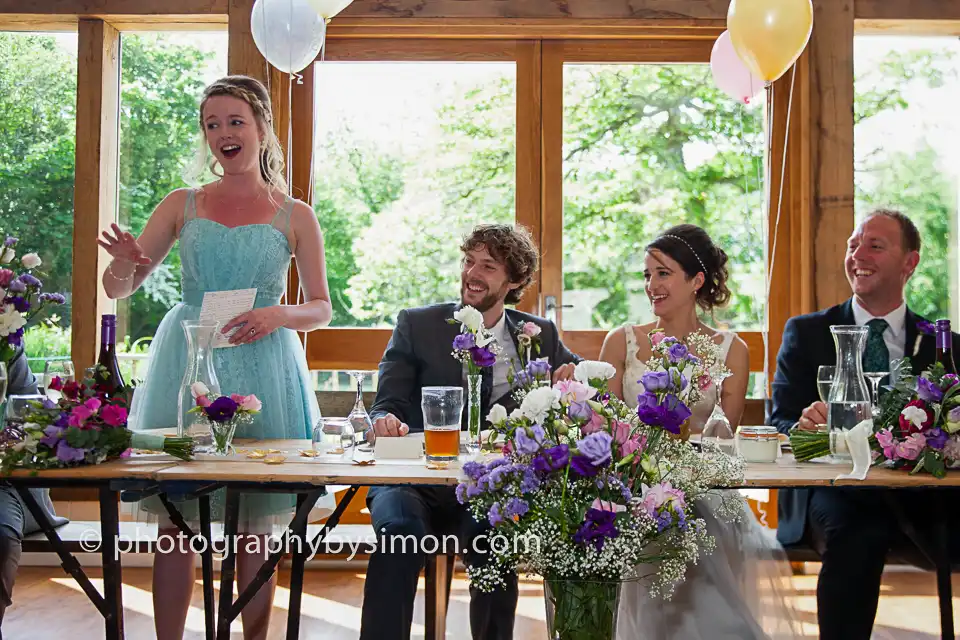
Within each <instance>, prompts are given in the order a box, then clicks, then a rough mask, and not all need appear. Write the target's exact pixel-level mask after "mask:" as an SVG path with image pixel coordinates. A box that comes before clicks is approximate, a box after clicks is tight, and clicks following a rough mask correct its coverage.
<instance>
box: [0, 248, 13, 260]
mask: <svg viewBox="0 0 960 640" xmlns="http://www.w3.org/2000/svg"><path fill="white" fill-rule="evenodd" d="M16 255H17V252H16V251H14V250H13V247H7V248H6V249H4V250H3V251H0V264H7V263H8V262H13V259H14V258H15V257H16Z"/></svg>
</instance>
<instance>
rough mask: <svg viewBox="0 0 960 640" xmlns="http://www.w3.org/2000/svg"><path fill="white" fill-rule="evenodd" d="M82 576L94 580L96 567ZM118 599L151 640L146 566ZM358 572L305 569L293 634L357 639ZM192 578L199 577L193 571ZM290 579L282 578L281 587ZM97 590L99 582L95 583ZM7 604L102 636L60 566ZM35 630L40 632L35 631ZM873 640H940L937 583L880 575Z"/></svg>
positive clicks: (538, 595) (279, 607) (530, 613)
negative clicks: (299, 618)
mask: <svg viewBox="0 0 960 640" xmlns="http://www.w3.org/2000/svg"><path fill="white" fill-rule="evenodd" d="M809 566H810V567H811V568H812V570H813V572H814V574H812V575H804V576H797V577H794V578H793V579H792V582H793V584H792V590H793V592H794V593H795V594H796V596H795V598H794V601H793V604H794V606H795V607H796V609H797V610H798V612H799V617H800V618H801V619H802V620H803V622H804V634H805V635H804V636H803V637H805V638H816V637H817V626H816V616H815V611H816V608H815V592H816V575H815V571H816V565H809ZM89 575H91V576H92V577H93V576H95V577H97V578H99V575H100V574H99V572H98V570H96V569H91V570H89ZM123 576H124V590H123V600H124V607H125V609H126V614H125V615H126V631H127V634H126V635H127V638H130V639H131V640H141V639H148V638H153V637H154V632H153V604H152V601H151V594H150V569H136V568H127V569H124V572H123ZM363 577H364V576H363V573H362V572H360V571H358V572H353V571H349V570H311V571H307V574H306V580H305V585H304V598H303V617H302V622H301V633H300V637H301V638H304V639H307V638H323V639H324V640H348V639H356V638H357V637H358V636H359V631H360V605H361V602H362V599H363ZM198 578H199V574H198ZM288 579H289V576H288V575H287V574H286V573H282V574H281V582H280V584H281V585H284V584H288ZM94 583H95V584H96V585H97V586H98V587H100V586H102V583H101V582H100V581H99V580H95V581H94ZM954 593H960V576H958V577H957V578H955V579H954ZM288 595H289V592H288V591H287V589H285V588H283V587H281V588H279V589H278V590H277V597H276V600H275V603H274V620H273V624H272V628H271V634H270V638H271V640H272V639H274V638H276V639H280V638H283V636H284V630H285V627H286V607H287V600H288ZM13 600H14V603H13V606H12V607H11V608H10V609H8V610H7V613H6V617H5V620H4V623H3V637H4V638H5V639H6V640H19V639H24V640H27V639H34V638H41V637H43V638H58V637H59V638H68V639H69V640H85V639H87V638H91V639H92V638H102V637H103V626H102V623H101V621H100V618H99V616H98V615H97V614H96V611H95V609H94V608H93V605H91V604H90V603H89V601H88V600H87V599H86V596H84V594H83V593H82V592H81V591H80V588H79V587H78V586H77V584H76V583H75V582H74V581H73V579H72V578H69V577H67V576H66V574H64V573H63V572H62V571H61V570H60V569H59V567H49V568H47V567H24V568H22V569H21V571H20V575H18V577H17V584H16V588H15V591H14V595H13ZM468 600H469V595H468V592H467V582H466V579H465V576H464V575H462V574H459V575H457V577H456V579H455V581H454V585H453V594H452V596H451V603H450V616H449V618H448V623H449V624H448V627H449V629H450V631H449V632H448V634H447V637H448V638H469V635H468V633H467V631H466V629H468V615H467V603H468ZM958 600H960V599H954V611H955V613H954V615H955V616H956V617H957V619H958V620H960V606H958V604H957V602H958ZM202 606H203V600H202V595H201V593H200V588H199V583H198V585H197V588H196V589H195V590H194V599H193V608H192V609H191V611H190V614H189V616H188V619H187V629H188V631H187V634H186V636H185V637H186V638H189V639H190V640H200V639H202V638H203V610H202ZM414 615H415V617H414V620H415V623H422V620H423V598H422V593H421V596H418V598H417V605H416V612H415V614H414ZM543 618H544V609H543V594H542V591H541V587H540V584H539V582H537V581H532V580H531V581H526V582H522V583H521V585H520V603H519V606H518V610H517V623H516V639H517V640H534V639H535V640H542V639H543V638H544V637H545V636H546V632H545V627H544V622H543ZM38 627H40V628H42V632H40V631H38ZM233 631H234V634H233V636H232V637H233V638H241V637H242V636H241V633H240V631H241V628H240V624H239V623H237V624H236V625H235V627H234V629H233ZM413 635H414V637H421V638H422V637H423V627H422V624H415V627H414V634H413ZM874 638H875V639H877V640H894V639H896V640H927V639H930V640H933V639H934V638H939V614H938V612H937V599H936V586H935V583H934V577H933V574H930V573H917V572H905V571H890V572H888V573H886V574H885V575H884V581H883V588H882V595H881V599H880V607H879V613H878V614H877V624H876V627H875V633H874Z"/></svg>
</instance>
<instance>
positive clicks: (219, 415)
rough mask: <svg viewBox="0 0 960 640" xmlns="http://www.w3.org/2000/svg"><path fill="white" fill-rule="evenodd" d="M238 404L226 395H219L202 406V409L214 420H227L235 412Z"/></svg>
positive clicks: (231, 417) (230, 418)
mask: <svg viewBox="0 0 960 640" xmlns="http://www.w3.org/2000/svg"><path fill="white" fill-rule="evenodd" d="M198 400H199V398H198ZM239 406H240V405H238V404H237V403H236V402H235V401H234V400H232V399H230V398H228V397H227V396H220V397H219V398H217V399H216V400H214V401H213V402H211V403H210V406H208V407H204V409H203V411H204V413H206V414H207V417H208V418H210V419H211V420H213V421H214V422H229V421H230V420H232V419H233V416H234V415H235V414H236V413H237V409H238V408H239Z"/></svg>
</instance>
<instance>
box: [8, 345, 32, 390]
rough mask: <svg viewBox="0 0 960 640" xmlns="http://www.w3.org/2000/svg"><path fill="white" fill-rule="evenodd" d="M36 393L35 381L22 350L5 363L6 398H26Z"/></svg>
mask: <svg viewBox="0 0 960 640" xmlns="http://www.w3.org/2000/svg"><path fill="white" fill-rule="evenodd" d="M36 392H37V379H36V378H35V377H34V375H33V372H31V371H30V367H29V366H28V364H27V356H26V355H25V354H24V352H23V348H20V349H18V350H17V352H16V353H15V354H14V356H13V359H12V360H11V361H10V362H8V363H7V396H28V395H33V394H35V393H36Z"/></svg>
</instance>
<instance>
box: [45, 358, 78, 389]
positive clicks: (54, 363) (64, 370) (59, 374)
mask: <svg viewBox="0 0 960 640" xmlns="http://www.w3.org/2000/svg"><path fill="white" fill-rule="evenodd" d="M54 378H60V380H61V381H62V382H63V383H64V384H66V383H67V382H73V381H74V379H75V374H74V369H73V362H71V361H70V360H47V361H46V362H45V363H44V365H43V381H44V384H45V386H47V387H49V386H50V381H51V380H53V379H54Z"/></svg>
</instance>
